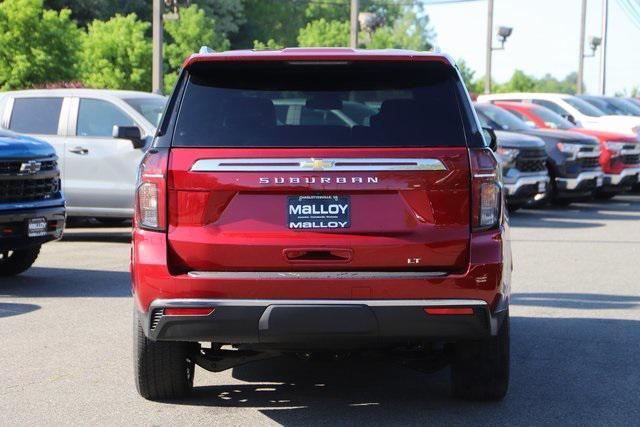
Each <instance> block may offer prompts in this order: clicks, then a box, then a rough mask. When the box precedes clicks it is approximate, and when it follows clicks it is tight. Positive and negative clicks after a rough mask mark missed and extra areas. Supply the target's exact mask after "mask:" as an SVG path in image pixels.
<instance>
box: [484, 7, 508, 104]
mask: <svg viewBox="0 0 640 427" xmlns="http://www.w3.org/2000/svg"><path fill="white" fill-rule="evenodd" d="M512 32H513V28H511V27H498V32H497V33H498V37H499V39H500V47H494V46H493V0H487V46H486V71H485V75H484V93H491V57H492V56H493V51H494V50H503V49H504V43H505V42H506V41H507V39H508V38H509V36H511V33H512Z"/></svg>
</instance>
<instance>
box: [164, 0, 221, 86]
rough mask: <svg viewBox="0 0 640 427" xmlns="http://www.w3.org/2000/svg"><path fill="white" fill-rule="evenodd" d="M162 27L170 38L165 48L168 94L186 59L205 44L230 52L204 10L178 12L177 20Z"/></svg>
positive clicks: (195, 6) (215, 24)
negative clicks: (178, 17)
mask: <svg viewBox="0 0 640 427" xmlns="http://www.w3.org/2000/svg"><path fill="white" fill-rule="evenodd" d="M164 28H165V31H166V32H167V34H168V36H169V37H168V39H169V40H167V43H166V44H165V47H164V54H165V60H166V63H167V67H166V68H167V71H168V74H166V75H165V90H166V91H167V92H169V91H171V88H172V87H173V85H174V84H175V82H176V79H177V77H178V70H179V69H180V66H181V65H182V63H183V61H184V60H185V58H187V57H188V56H189V55H191V54H192V53H193V52H197V51H198V49H200V46H202V45H206V46H209V47H210V48H212V49H214V50H218V51H221V50H227V49H229V40H228V39H227V38H226V37H225V36H224V35H223V34H222V33H221V32H220V31H217V23H216V20H215V19H213V18H210V17H208V16H207V15H205V12H204V10H203V9H201V8H199V7H198V6H197V5H195V4H194V5H191V6H189V7H186V8H183V9H180V19H179V20H177V21H167V22H165V24H164Z"/></svg>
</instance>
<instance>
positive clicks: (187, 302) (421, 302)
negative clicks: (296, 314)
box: [150, 298, 488, 309]
mask: <svg viewBox="0 0 640 427" xmlns="http://www.w3.org/2000/svg"><path fill="white" fill-rule="evenodd" d="M270 305H329V306H336V305H340V306H344V305H365V306H369V307H413V306H418V307H459V306H474V307H486V306H488V304H487V303H486V301H483V300H476V299H417V300H405V299H396V300H336V299H331V300H320V299H304V300H287V299H190V298H185V299H157V300H153V302H152V303H151V305H150V309H156V308H167V307H172V308H173V307H179V308H184V307H222V306H224V307H233V306H240V307H249V306H250V307H268V306H270Z"/></svg>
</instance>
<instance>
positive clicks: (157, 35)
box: [151, 0, 164, 94]
mask: <svg viewBox="0 0 640 427" xmlns="http://www.w3.org/2000/svg"><path fill="white" fill-rule="evenodd" d="M163 12H164V1H163V0H153V29H152V36H153V41H152V44H153V59H152V63H151V68H152V70H151V87H152V91H153V93H158V94H162V91H163V86H164V83H163V77H164V76H163V67H162V13H163Z"/></svg>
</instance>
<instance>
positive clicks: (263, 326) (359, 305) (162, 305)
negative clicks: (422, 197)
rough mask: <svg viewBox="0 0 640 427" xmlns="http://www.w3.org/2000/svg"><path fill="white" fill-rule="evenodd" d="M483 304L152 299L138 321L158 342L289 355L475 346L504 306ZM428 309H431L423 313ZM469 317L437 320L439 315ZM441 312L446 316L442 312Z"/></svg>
mask: <svg viewBox="0 0 640 427" xmlns="http://www.w3.org/2000/svg"><path fill="white" fill-rule="evenodd" d="M502 305H503V307H502V308H500V309H498V310H497V311H496V313H493V314H492V313H491V312H490V310H489V306H488V305H487V304H486V303H485V302H484V301H481V300H416V301H413V300H411V301H407V300H389V301H381V300H375V301H366V300H365V301H337V300H331V301H314V300H308V301H259V300H234V301H224V300H157V301H155V302H154V303H153V304H152V306H151V308H150V310H149V312H148V313H146V315H143V316H142V318H143V319H144V325H143V327H144V330H145V333H146V335H147V336H148V337H149V338H151V339H153V340H160V341H192V342H193V341H210V342H216V343H222V344H251V345H253V346H254V347H257V346H264V347H274V348H287V349H303V348H339V347H340V348H348V347H363V346H375V345H387V344H392V343H406V342H415V341H420V342H426V341H447V340H459V339H480V338H486V337H489V336H492V335H495V334H496V331H497V329H498V328H499V325H500V323H501V321H502V318H503V316H504V314H505V313H506V307H507V304H506V303H505V304H502ZM171 307H182V308H184V307H210V308H213V312H212V313H211V314H209V315H195V316H190V315H179V316H176V315H167V314H166V313H165V310H166V309H167V308H171ZM425 308H436V309H439V310H436V311H437V312H438V314H428V313H427V312H426V311H425ZM447 308H454V309H466V311H467V312H468V313H467V314H442V309H447ZM445 313H446V312H445Z"/></svg>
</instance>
